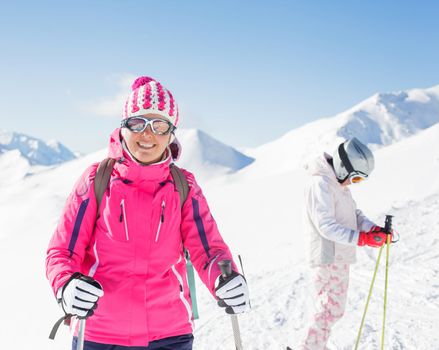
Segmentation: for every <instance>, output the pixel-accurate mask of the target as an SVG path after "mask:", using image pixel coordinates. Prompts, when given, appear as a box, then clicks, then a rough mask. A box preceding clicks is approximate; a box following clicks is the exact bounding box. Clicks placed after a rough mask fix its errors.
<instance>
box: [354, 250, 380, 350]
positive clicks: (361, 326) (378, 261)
mask: <svg viewBox="0 0 439 350" xmlns="http://www.w3.org/2000/svg"><path fill="white" fill-rule="evenodd" d="M382 252H383V246H381V247H380V251H379V253H378V258H377V262H376V265H375V271H374V272H373V277H372V282H371V283H370V288H369V294H368V295H367V300H366V306H365V307H364V312H363V317H362V318H361V324H360V329H359V330H358V335H357V341H356V342H355V348H354V349H355V350H357V349H358V344H359V343H360V338H361V332H362V330H363V326H364V320H365V319H366V313H367V308H368V307H369V301H370V297H371V295H372V290H373V285H374V283H375V277H376V275H377V271H378V266H379V264H380V259H381V253H382Z"/></svg>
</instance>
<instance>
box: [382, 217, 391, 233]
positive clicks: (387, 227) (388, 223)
mask: <svg viewBox="0 0 439 350" xmlns="http://www.w3.org/2000/svg"><path fill="white" fill-rule="evenodd" d="M392 219H393V215H386V221H385V224H384V232H385V233H387V234H390V231H391V230H392Z"/></svg>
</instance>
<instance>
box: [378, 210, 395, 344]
mask: <svg viewBox="0 0 439 350" xmlns="http://www.w3.org/2000/svg"><path fill="white" fill-rule="evenodd" d="M384 231H385V232H386V233H387V238H386V279H385V282H384V283H385V284H384V311H383V329H382V332H381V350H383V349H384V330H385V327H386V308H387V285H388V280H389V253H390V240H391V237H392V233H391V232H392V216H391V215H386V224H385V226H384Z"/></svg>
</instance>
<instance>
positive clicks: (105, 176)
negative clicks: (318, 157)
mask: <svg viewBox="0 0 439 350" xmlns="http://www.w3.org/2000/svg"><path fill="white" fill-rule="evenodd" d="M114 163H116V159H113V158H106V159H104V160H103V161H102V162H100V163H99V166H98V170H97V171H96V177H95V181H94V190H95V197H96V204H97V212H98V214H99V206H100V205H101V202H102V197H103V196H104V193H105V190H106V189H107V187H108V183H109V181H110V177H111V172H112V171H113V167H114Z"/></svg>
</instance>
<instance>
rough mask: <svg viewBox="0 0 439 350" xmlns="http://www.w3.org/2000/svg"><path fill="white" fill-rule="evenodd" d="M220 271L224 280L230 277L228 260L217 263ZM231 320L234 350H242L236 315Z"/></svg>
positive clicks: (230, 268) (230, 264)
mask: <svg viewBox="0 0 439 350" xmlns="http://www.w3.org/2000/svg"><path fill="white" fill-rule="evenodd" d="M218 265H219V267H220V269H221V275H222V277H223V278H224V279H225V280H226V279H228V278H229V277H230V276H231V275H232V262H231V261H230V260H222V261H220V262H219V263H218ZM230 317H231V319H232V330H233V338H234V339H235V348H236V350H243V347H242V341H241V333H240V331H239V323H238V315H234V314H232V315H230Z"/></svg>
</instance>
